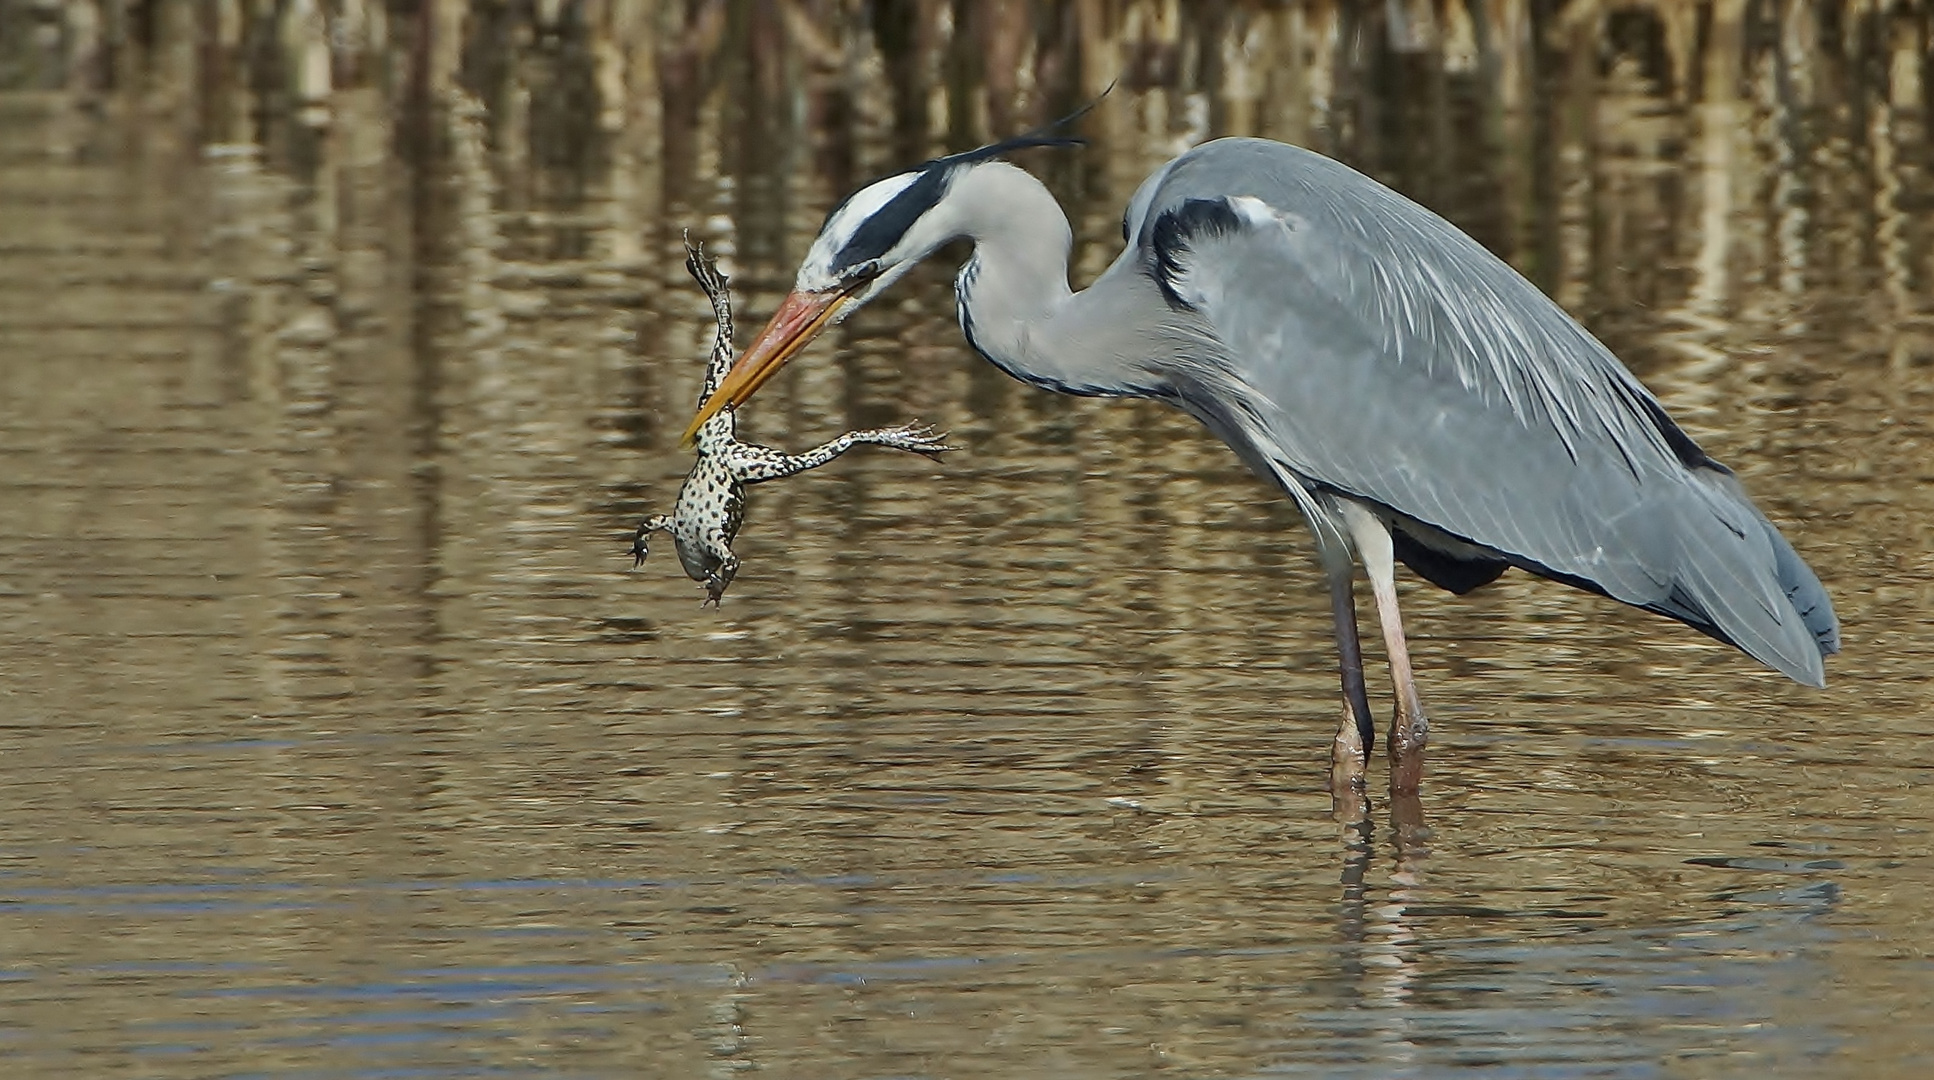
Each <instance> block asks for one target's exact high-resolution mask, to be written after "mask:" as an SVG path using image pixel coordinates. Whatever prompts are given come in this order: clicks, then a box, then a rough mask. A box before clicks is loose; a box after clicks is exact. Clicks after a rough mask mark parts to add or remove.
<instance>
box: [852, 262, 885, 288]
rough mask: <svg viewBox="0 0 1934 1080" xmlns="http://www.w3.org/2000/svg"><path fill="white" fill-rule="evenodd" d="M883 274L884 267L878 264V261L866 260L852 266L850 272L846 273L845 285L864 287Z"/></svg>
mask: <svg viewBox="0 0 1934 1080" xmlns="http://www.w3.org/2000/svg"><path fill="white" fill-rule="evenodd" d="M885 272H886V267H885V266H883V265H881V264H880V260H878V259H868V260H867V261H865V262H863V263H860V264H858V265H857V266H854V267H853V268H852V269H851V270H848V271H846V283H847V284H848V285H864V284H866V283H868V282H870V281H872V280H873V279H874V278H876V277H879V276H880V275H881V274H883V273H885Z"/></svg>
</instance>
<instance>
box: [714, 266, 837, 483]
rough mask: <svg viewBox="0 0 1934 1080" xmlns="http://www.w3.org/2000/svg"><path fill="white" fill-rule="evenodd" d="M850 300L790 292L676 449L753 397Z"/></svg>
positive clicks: (727, 374) (833, 296) (827, 293)
mask: <svg viewBox="0 0 1934 1080" xmlns="http://www.w3.org/2000/svg"><path fill="white" fill-rule="evenodd" d="M852 298H853V294H852V293H850V292H838V291H834V292H820V293H811V292H793V293H791V294H789V295H787V297H786V302H785V303H783V304H780V305H779V310H778V311H776V312H774V313H773V315H772V321H771V322H769V323H767V324H766V328H765V329H764V330H761V331H759V337H758V340H756V341H754V342H753V343H752V347H751V348H750V349H747V350H746V351H745V355H743V356H741V357H739V359H738V362H737V363H735V364H733V365H732V370H730V371H728V372H726V373H725V380H724V381H723V382H721V383H719V386H718V389H716V390H714V391H712V396H711V397H708V398H706V399H705V402H704V404H702V405H700V406H699V407H698V415H697V416H694V417H692V426H690V427H688V428H686V429H685V434H684V435H683V436H681V437H680V438H679V440H678V445H679V446H681V447H685V448H688V449H689V448H690V447H691V445H692V440H693V439H694V438H696V437H697V436H698V429H699V428H700V427H702V426H703V425H704V424H705V421H707V420H710V419H711V418H712V417H714V416H717V415H718V412H719V410H720V409H724V408H726V407H728V406H732V407H736V406H738V405H739V404H740V403H741V402H744V401H745V400H746V399H748V398H750V397H751V396H752V395H753V394H755V393H757V392H758V390H759V387H761V386H764V385H765V384H766V380H767V379H770V378H772V377H773V376H774V375H777V374H778V373H779V369H780V368H782V367H785V366H786V361H788V360H790V359H792V357H793V354H794V353H797V352H798V351H799V350H801V349H803V348H805V347H806V344H807V343H808V342H810V341H812V339H814V338H816V337H818V336H819V332H820V331H821V330H824V329H826V324H827V323H829V322H831V321H832V318H833V316H834V315H837V314H839V309H840V308H842V307H845V306H846V303H847V302H848V301H849V300H851V299H852Z"/></svg>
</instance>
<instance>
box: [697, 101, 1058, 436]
mask: <svg viewBox="0 0 1934 1080" xmlns="http://www.w3.org/2000/svg"><path fill="white" fill-rule="evenodd" d="M1079 141H1080V140H1077V139H1071V138H1067V137H1065V136H1058V135H1049V134H1045V133H1037V134H1031V135H1023V136H1020V137H1019V138H1014V139H1008V140H1006V141H1004V142H998V143H994V144H992V145H991V146H983V147H981V148H979V149H977V150H969V151H967V152H966V153H964V154H953V155H950V156H948V157H943V158H936V159H935V160H933V161H929V162H927V163H926V164H924V165H921V166H919V167H917V168H913V169H908V170H907V171H905V172H901V173H895V174H894V175H892V176H889V177H886V178H885V179H883V180H875V181H874V182H872V183H871V184H868V185H867V186H865V187H863V188H861V189H859V190H858V191H856V192H854V193H853V194H852V195H850V196H848V197H847V199H846V201H845V202H843V203H840V204H839V205H838V206H836V207H834V208H833V211H832V212H831V213H829V214H827V215H826V222H825V224H823V225H821V226H820V228H819V235H818V237H816V238H814V240H813V244H812V247H811V248H810V249H809V250H808V251H807V252H806V258H805V261H804V262H802V263H800V265H799V275H798V277H796V278H795V279H794V281H793V287H792V292H791V293H789V294H788V295H787V296H786V299H785V301H784V302H783V303H781V304H780V305H779V310H778V311H777V312H775V313H774V314H773V316H772V320H771V321H770V322H768V323H766V327H765V329H764V330H761V331H760V332H759V336H758V337H757V338H755V339H754V340H753V342H752V345H751V347H750V348H748V349H746V351H745V353H744V355H742V356H740V357H739V359H738V361H737V362H736V363H734V364H733V365H732V370H730V371H729V372H727V373H726V375H725V378H724V379H723V380H721V381H720V383H719V386H718V389H717V390H714V391H713V392H712V396H711V397H709V398H707V399H706V400H705V402H704V404H702V405H701V406H700V407H699V411H698V415H697V416H696V417H694V418H693V420H692V423H691V426H690V427H688V428H686V429H685V436H684V438H683V439H682V440H681V445H689V444H690V443H691V441H692V439H693V437H694V435H695V434H696V433H697V431H698V429H699V427H700V426H702V425H703V424H704V423H705V421H707V420H709V419H711V418H712V417H713V416H714V415H716V414H717V413H718V412H719V410H721V409H725V408H728V407H732V406H736V405H738V404H740V403H741V402H743V401H745V400H746V399H747V398H750V397H751V396H752V395H753V394H754V393H755V392H757V391H758V389H759V387H761V386H763V385H765V383H766V381H767V380H768V379H770V378H772V376H773V375H775V374H777V373H778V371H779V369H780V368H781V367H784V366H785V363H786V361H788V360H790V359H792V358H793V357H794V356H795V355H797V354H798V352H799V351H800V350H801V349H803V348H805V347H806V345H807V343H809V342H811V341H812V339H813V338H815V337H818V336H819V333H820V331H822V330H824V329H826V328H827V327H828V326H831V325H832V324H834V323H836V322H839V321H840V320H841V319H844V318H845V317H846V316H848V315H850V314H852V313H853V312H854V311H856V310H858V309H859V308H860V307H863V306H864V305H866V304H867V303H868V302H870V301H871V300H872V299H873V298H874V297H875V296H878V295H879V294H880V293H881V292H883V291H884V290H885V289H886V287H887V286H889V285H891V284H893V283H894V282H895V281H898V280H899V279H900V277H901V276H902V275H904V274H905V273H906V272H907V271H908V270H911V269H913V266H914V264H915V263H917V262H919V261H920V260H921V259H924V258H926V257H927V256H928V255H931V254H933V253H934V251H935V250H936V249H938V248H939V247H940V246H941V245H943V244H945V243H947V242H948V241H949V240H953V239H955V238H957V237H959V236H962V235H965V232H964V230H963V223H962V222H961V221H960V219H959V215H958V214H957V213H956V212H954V210H953V208H951V207H950V205H949V203H948V200H947V195H948V192H949V191H950V190H951V189H952V188H953V187H954V185H955V183H956V182H957V181H958V180H959V179H960V178H961V177H962V176H963V175H965V174H966V172H967V171H968V170H970V169H972V168H974V167H975V166H976V165H979V164H981V163H984V162H987V161H991V160H993V159H994V158H996V157H998V156H1000V155H1002V154H1004V153H1006V152H1008V151H1010V150H1018V149H1021V148H1022V147H1028V146H1066V145H1073V144H1076V143H1078V142H1079Z"/></svg>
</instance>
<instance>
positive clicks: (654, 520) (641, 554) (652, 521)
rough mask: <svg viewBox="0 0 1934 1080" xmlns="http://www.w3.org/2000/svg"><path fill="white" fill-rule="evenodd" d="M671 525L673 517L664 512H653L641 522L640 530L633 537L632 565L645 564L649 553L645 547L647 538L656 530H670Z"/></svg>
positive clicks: (639, 524)
mask: <svg viewBox="0 0 1934 1080" xmlns="http://www.w3.org/2000/svg"><path fill="white" fill-rule="evenodd" d="M671 526H672V519H671V518H668V517H666V516H665V515H663V514H653V515H651V516H650V517H648V518H646V519H645V520H643V521H641V522H639V523H638V532H637V533H636V534H635V535H633V536H632V538H631V565H632V566H634V567H637V566H643V565H644V562H645V556H646V555H647V554H649V552H648V551H647V550H646V547H645V541H646V539H648V538H649V537H650V536H651V534H652V533H655V532H659V531H665V532H670V531H671Z"/></svg>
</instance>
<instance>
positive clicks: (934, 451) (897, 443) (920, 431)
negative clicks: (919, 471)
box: [853, 420, 959, 461]
mask: <svg viewBox="0 0 1934 1080" xmlns="http://www.w3.org/2000/svg"><path fill="white" fill-rule="evenodd" d="M946 440H947V433H946V432H944V431H935V430H934V428H933V425H931V424H923V423H921V422H920V421H918V420H914V421H911V422H909V423H905V424H900V425H898V426H895V427H888V428H874V429H873V430H871V431H859V432H854V433H853V441H854V442H869V443H873V444H875V445H877V446H889V447H892V448H893V449H895V450H905V451H907V452H908V453H910V454H919V455H920V456H921V457H924V458H927V459H929V460H931V461H939V460H940V455H942V454H945V453H948V452H950V451H953V450H957V449H959V447H954V446H948V445H947V441H946Z"/></svg>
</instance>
